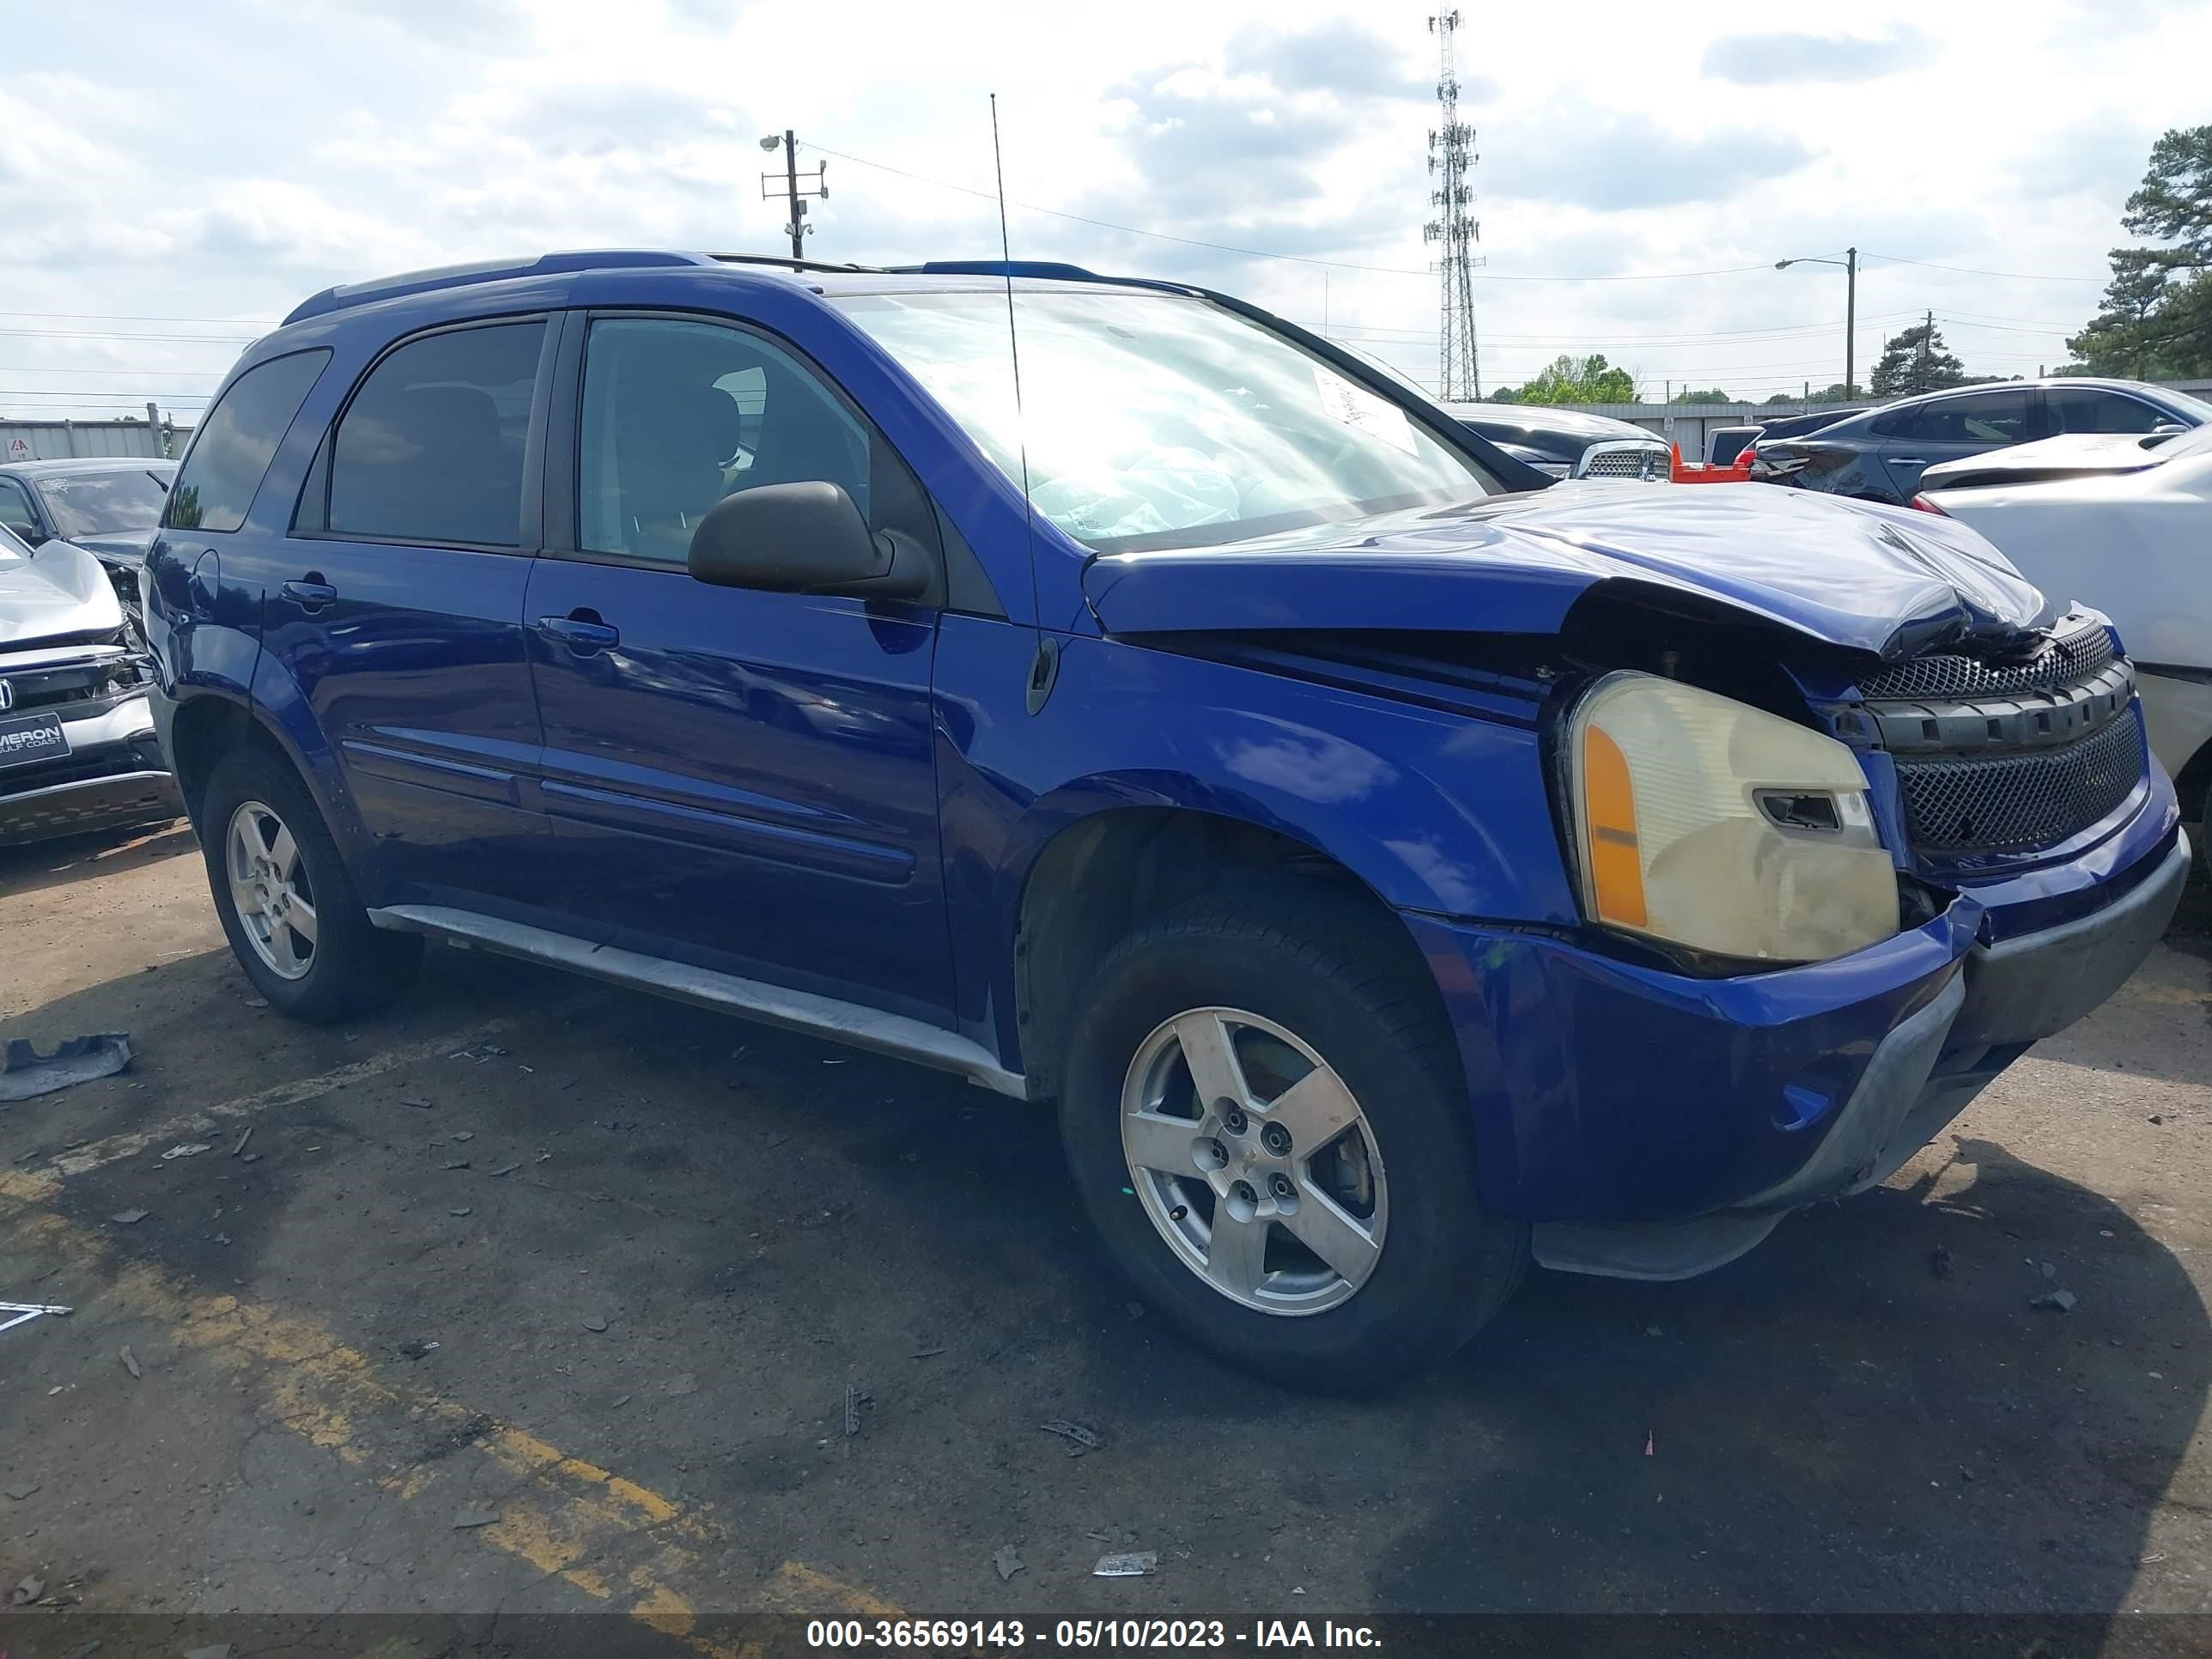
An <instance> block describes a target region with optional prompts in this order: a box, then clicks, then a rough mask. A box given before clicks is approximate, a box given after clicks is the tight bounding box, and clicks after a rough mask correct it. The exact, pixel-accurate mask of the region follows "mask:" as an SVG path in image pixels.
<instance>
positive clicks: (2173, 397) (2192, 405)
mask: <svg viewBox="0 0 2212 1659" xmlns="http://www.w3.org/2000/svg"><path fill="white" fill-rule="evenodd" d="M2158 395H2159V396H2160V398H2164V399H2165V400H2166V403H2168V404H2179V406H2180V407H2181V408H2182V409H2183V410H2185V411H2186V412H2187V413H2188V414H2190V415H2191V416H2194V417H2195V418H2196V419H2197V422H2198V423H2199V424H2203V423H2204V422H2212V404H2208V403H2206V402H2205V401H2204V399H2203V398H2192V397H2191V396H2190V395H2189V394H2188V393H2187V392H2176V391H2174V390H2173V389H2172V387H2171V386H2160V387H2159V389H2158Z"/></svg>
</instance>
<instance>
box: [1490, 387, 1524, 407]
mask: <svg viewBox="0 0 2212 1659" xmlns="http://www.w3.org/2000/svg"><path fill="white" fill-rule="evenodd" d="M1488 401H1490V402H1491V403H1493V404H1517V403H1519V402H1520V401H1521V388H1520V387H1519V386H1498V387H1496V388H1495V389H1493V390H1492V392H1491V394H1490V397H1489V399H1488Z"/></svg>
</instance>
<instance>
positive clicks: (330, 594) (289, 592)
mask: <svg viewBox="0 0 2212 1659" xmlns="http://www.w3.org/2000/svg"><path fill="white" fill-rule="evenodd" d="M276 591H277V592H280V593H282V594H283V596H284V597H285V598H286V599H289V600H291V601H292V603H293V604H295V605H299V606H301V607H302V608H303V609H305V610H308V611H319V610H321V609H322V608H323V607H324V606H325V605H329V604H331V603H332V602H333V601H335V600H336V599H337V596H338V591H337V588H335V587H332V586H331V585H330V584H329V583H328V582H326V581H325V580H323V579H322V578H321V577H320V576H318V575H316V574H314V572H313V571H312V570H311V571H309V572H308V573H307V577H306V579H305V580H301V581H291V582H286V583H285V584H284V586H282V587H280V588H279V589H277V590H276Z"/></svg>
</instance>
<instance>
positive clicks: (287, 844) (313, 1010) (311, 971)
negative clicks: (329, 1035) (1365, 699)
mask: <svg viewBox="0 0 2212 1659" xmlns="http://www.w3.org/2000/svg"><path fill="white" fill-rule="evenodd" d="M250 809H251V810H250ZM247 817H250V818H251V819H252V828H253V833H255V834H258V836H259V837H260V842H261V845H262V847H263V848H264V849H265V850H266V851H267V852H269V853H270V854H271V855H272V856H271V857H270V863H271V864H272V865H275V866H278V867H277V868H276V869H275V870H274V871H273V872H267V873H265V874H264V873H263V872H257V871H254V870H252V869H250V868H249V869H248V870H247V871H246V872H244V874H243V876H242V878H241V880H240V881H239V882H238V883H235V884H234V881H233V878H232V877H233V871H232V868H231V860H232V859H233V858H234V856H241V857H242V856H245V855H246V852H247V850H248V847H249V845H250V843H247V842H240V843H239V844H238V845H237V846H235V847H234V836H235V835H236V834H237V833H238V832H239V831H240V824H241V820H242V819H243V818H247ZM199 827H200V829H201V836H200V847H201V852H202V855H203V856H204V859H205V860H206V864H207V872H208V888H209V890H210V893H211V894H212V895H213V896H214V898H215V908H216V915H219V916H220V917H221V918H222V931H223V933H224V934H225V935H226V936H228V939H229V940H230V948H231V951H232V954H234V956H236V957H237V958H238V961H239V965H240V967H242V968H244V969H246V977H247V978H248V979H250V980H252V981H253V988H254V989H255V990H257V991H258V992H259V993H260V994H262V995H263V996H264V997H265V998H267V999H268V1001H269V1006H270V1007H272V1008H275V1009H276V1010H278V1011H280V1012H283V1013H287V1014H289V1015H290V1016H291V1017H292V1018H295V1019H301V1020H307V1021H310V1022H312V1023H314V1024H328V1023H330V1022H331V1021H334V1020H341V1019H347V1018H352V1017H354V1016H356V1015H359V1014H364V1013H368V1012H371V1011H372V1010H374V1009H376V1008H380V1007H381V1006H384V1005H385V1004H386V1003H387V1002H390V1001H391V1000H392V999H393V998H394V997H396V996H398V994H400V993H401V992H402V991H404V990H405V989H406V988H407V987H408V985H409V984H410V983H411V982H412V981H413V979H414V976H415V972H416V969H417V968H418V967H419V966H420V965H421V963H422V939H420V938H419V937H418V936H416V935H415V934H411V933H385V932H383V931H382V930H380V929H379V928H377V927H374V926H373V925H372V924H371V923H370V921H369V920H368V911H367V910H366V909H364V908H362V902H361V896H360V893H359V892H358V890H356V888H355V886H354V883H353V877H352V875H351V873H350V872H349V871H348V870H347V869H346V866H345V860H343V858H342V857H340V856H339V854H338V849H337V842H334V841H332V840H331V832H330V827H329V825H327V824H325V823H324V822H323V815H322V813H321V812H320V811H319V810H318V809H317V807H316V805H315V802H314V798H313V796H312V795H310V794H309V793H307V786H306V785H305V784H304V783H302V782H301V780H300V776H299V774H298V773H296V772H295V771H294V770H293V769H292V767H291V765H290V764H289V763H288V762H287V761H285V760H284V759H283V757H280V756H278V755H276V754H275V753H274V752H272V751H271V750H268V749H266V748H263V747H260V746H258V745H257V746H255V747H252V748H249V749H241V750H235V751H234V752H233V753H231V754H229V755H227V756H225V757H223V759H222V761H221V762H219V763H217V764H216V769H215V771H214V773H213V774H212V775H210V777H209V779H208V782H207V788H206V792H205V793H204V794H203V795H202V797H201V811H200V825H199ZM249 895H251V896H250V897H249ZM279 902H282V903H283V906H284V915H283V918H276V919H274V920H272V912H273V910H274V909H275V908H276V905H277V904H278V903H279ZM303 924H304V926H303Z"/></svg>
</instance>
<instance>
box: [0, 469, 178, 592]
mask: <svg viewBox="0 0 2212 1659" xmlns="http://www.w3.org/2000/svg"><path fill="white" fill-rule="evenodd" d="M176 475H177V464H176V463H175V462H174V461H166V460H144V459H125V458H99V459H90V458H88V459H78V460H53V461H15V462H11V463H8V464H6V465H0V528H5V529H8V530H10V531H13V532H15V534H16V535H17V536H19V537H21V538H22V539H23V540H24V541H26V542H27V543H28V544H30V545H31V546H33V547H39V546H42V545H43V544H46V542H48V541H52V540H63V541H67V542H70V543H73V544H75V545H76V546H78V547H82V548H83V549H84V550H86V551H87V552H88V553H90V554H91V555H92V556H94V558H96V559H98V560H99V561H100V564H101V566H102V567H103V568H105V569H106V572H107V574H108V580H111V581H112V582H113V583H114V584H115V591H116V594H117V597H118V598H119V599H121V600H122V601H123V607H124V614H125V617H132V616H136V615H137V610H138V570H139V567H140V566H141V565H142V564H143V562H145V557H146V544H148V543H149V542H150V541H151V540H152V539H153V537H154V526H155V525H157V524H159V523H160V522H161V504H162V502H163V501H166V500H167V499H168V494H169V480H170V479H172V478H173V477H176Z"/></svg>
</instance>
